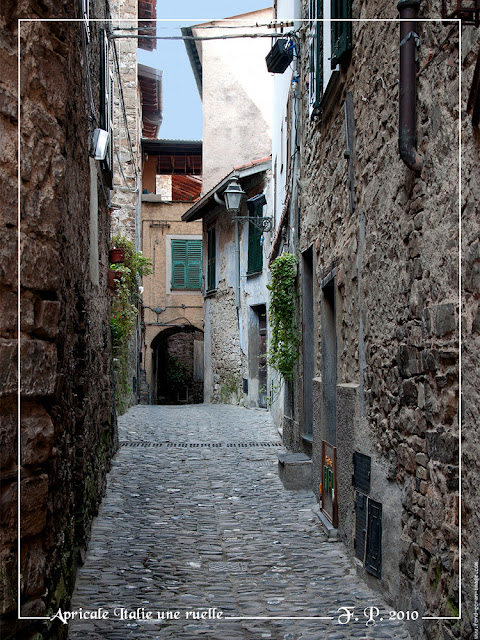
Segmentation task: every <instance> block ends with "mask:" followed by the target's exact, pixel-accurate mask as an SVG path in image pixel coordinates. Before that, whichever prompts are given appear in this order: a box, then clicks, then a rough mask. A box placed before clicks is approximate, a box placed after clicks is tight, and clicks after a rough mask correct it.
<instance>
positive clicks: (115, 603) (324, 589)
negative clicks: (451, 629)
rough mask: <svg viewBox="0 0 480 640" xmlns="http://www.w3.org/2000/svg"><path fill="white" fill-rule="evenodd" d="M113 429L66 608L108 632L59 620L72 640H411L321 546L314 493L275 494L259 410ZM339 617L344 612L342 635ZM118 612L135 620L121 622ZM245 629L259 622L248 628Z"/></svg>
mask: <svg viewBox="0 0 480 640" xmlns="http://www.w3.org/2000/svg"><path fill="white" fill-rule="evenodd" d="M119 422H120V427H119V428H120V443H121V447H120V450H119V452H118V453H117V455H116V456H115V458H114V461H113V468H112V471H111V472H110V475H109V479H108V489H107V494H106V496H105V498H104V500H103V503H102V506H101V509H100V513H99V517H98V518H97V519H96V521H95V523H94V527H93V533H92V538H91V541H90V545H89V550H88V554H87V558H86V562H85V564H84V566H83V567H82V568H81V569H80V571H79V574H78V579H77V585H76V590H75V593H74V597H73V601H72V605H71V611H77V610H79V608H80V607H81V608H83V610H84V611H90V612H91V611H96V610H97V609H98V608H99V607H103V609H104V611H106V612H108V619H105V620H78V619H75V620H73V621H71V622H70V629H69V638H70V639H71V640H80V639H82V640H83V639H87V640H95V639H97V638H108V639H110V640H124V639H126V638H138V639H139V638H142V639H146V640H150V639H152V640H153V639H157V638H159V639H160V638H161V639H164V638H165V639H166V638H188V639H190V638H191V639H194V638H209V639H212V640H216V639H218V640H240V639H242V640H243V639H245V640H246V639H249V640H257V639H258V640H260V639H261V638H271V639H272V640H277V639H278V640H280V639H282V640H300V639H301V640H319V639H321V638H329V639H332V640H334V639H341V638H378V639H381V640H387V639H389V638H392V639H393V638H395V639H401V638H409V637H410V636H409V635H408V633H407V631H406V630H405V627H404V623H401V622H399V621H396V620H395V621H391V620H390V619H389V618H390V614H389V608H388V606H387V605H386V604H385V602H383V601H382V600H381V598H379V596H378V595H377V594H376V593H374V592H373V591H371V590H370V589H369V588H368V587H367V586H366V585H365V583H363V582H362V580H361V579H359V578H358V577H357V575H356V573H355V570H354V569H353V567H352V565H351V563H350V561H349V560H348V559H347V556H346V554H345V552H344V550H343V547H342V545H341V544H340V543H335V542H333V543H332V542H328V541H327V538H326V536H325V535H324V533H323V531H322V528H321V526H320V522H319V520H318V517H317V515H316V513H315V510H316V509H317V508H318V507H317V506H316V502H315V499H314V496H313V494H312V493H308V492H302V493H299V492H289V491H286V490H285V489H284V488H283V486H282V484H281V482H280V480H279V478H278V474H277V452H278V450H279V447H280V440H279V437H278V434H277V433H276V431H275V429H274V427H273V426H272V423H271V420H270V416H269V414H268V413H267V412H266V411H262V410H248V409H243V408H240V407H235V406H226V405H190V406H183V407H178V406H136V407H134V408H132V409H131V410H130V411H129V412H128V414H127V415H125V416H123V417H122V418H121V419H120V420H119ZM342 606H346V607H347V606H350V607H355V610H354V617H353V618H352V620H351V621H350V622H349V623H348V624H343V625H342V624H340V621H342V622H343V621H344V620H345V611H344V610H340V607H342ZM367 607H378V609H379V611H380V613H379V614H378V616H377V619H378V622H377V623H376V624H375V625H373V624H370V625H368V626H367V625H366V620H367V618H366V617H365V609H366V608H367ZM121 608H123V609H124V610H127V611H128V612H130V613H132V614H134V615H135V617H136V618H137V619H135V618H133V619H125V620H122V619H121V615H120V613H121V612H120V609H121ZM214 608H215V609H214ZM192 611H193V612H195V615H201V613H202V612H206V613H204V615H205V616H206V619H203V620H202V619H200V620H198V619H192V618H193V615H194V614H192V613H188V612H192ZM162 612H163V613H164V615H165V616H167V615H175V612H177V616H178V619H168V620H166V619H161V616H162ZM219 612H221V614H222V619H216V618H214V616H216V615H218V613H219ZM124 613H125V612H124ZM149 613H151V614H152V619H151V620H147V619H142V618H147V614H149ZM367 613H368V611H367ZM374 613H375V611H374ZM342 614H344V615H343V617H342ZM158 615H160V619H158ZM187 615H188V618H187ZM256 616H261V617H265V618H270V619H261V620H259V619H256V620H255V619H247V618H249V617H256ZM310 616H311V617H331V619H330V620H321V619H308V617H310ZM339 616H340V621H339ZM124 617H125V616H124ZM380 617H384V620H383V622H380V621H379V618H380ZM228 618H232V619H228ZM239 618H243V619H239ZM286 618H291V619H286ZM301 618H304V619H301ZM355 618H358V621H357V622H355ZM418 624H420V622H419V623H418Z"/></svg>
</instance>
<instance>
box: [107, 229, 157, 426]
mask: <svg viewBox="0 0 480 640" xmlns="http://www.w3.org/2000/svg"><path fill="white" fill-rule="evenodd" d="M113 245H114V246H115V247H116V248H119V249H125V262H124V263H122V264H112V265H111V266H110V268H111V269H114V270H115V271H117V272H118V278H116V280H117V287H116V289H115V292H114V294H113V299H112V310H111V314H110V329H111V333H112V342H113V348H114V352H115V359H116V386H115V401H116V405H117V411H118V413H120V414H121V413H124V412H125V411H126V409H127V397H128V395H129V393H130V391H131V388H130V385H129V371H128V368H129V367H128V354H129V349H128V342H129V340H130V337H131V335H132V333H133V331H134V329H135V323H136V319H137V315H138V311H137V305H138V301H139V299H140V294H139V290H138V279H139V278H140V277H142V276H146V275H149V274H151V273H152V269H151V261H150V260H148V259H147V258H145V257H144V256H143V255H142V254H141V253H139V252H138V251H137V250H136V249H135V245H134V244H133V242H131V241H130V240H128V239H127V238H123V237H121V236H119V235H116V236H115V237H114V238H113Z"/></svg>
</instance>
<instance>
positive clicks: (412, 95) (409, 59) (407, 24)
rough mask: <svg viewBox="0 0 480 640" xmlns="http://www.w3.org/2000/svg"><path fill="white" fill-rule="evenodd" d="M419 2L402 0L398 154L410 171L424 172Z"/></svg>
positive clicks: (400, 9) (399, 7)
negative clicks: (420, 125)
mask: <svg viewBox="0 0 480 640" xmlns="http://www.w3.org/2000/svg"><path fill="white" fill-rule="evenodd" d="M419 7H420V2H419V0H400V2H399V3H398V4H397V9H398V11H399V13H400V20H401V22H400V77H399V89H398V96H399V110H398V113H399V118H398V121H399V122H398V151H399V153H400V157H401V158H402V160H403V162H404V163H405V164H406V165H407V167H408V168H409V169H411V170H412V171H415V172H417V173H420V172H421V170H422V168H423V157H422V156H421V155H420V154H419V153H418V151H417V125H416V103H417V78H416V65H415V51H416V48H417V42H418V34H417V32H416V25H417V23H416V22H412V20H414V19H415V18H417V16H418V9H419Z"/></svg>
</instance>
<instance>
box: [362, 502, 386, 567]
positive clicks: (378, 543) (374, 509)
mask: <svg viewBox="0 0 480 640" xmlns="http://www.w3.org/2000/svg"><path fill="white" fill-rule="evenodd" d="M365 569H366V570H367V571H368V573H371V574H372V575H373V576H375V577H377V578H381V577H382V505H381V504H380V503H379V502H375V501H374V500H369V501H368V522H367V549H366V553H365Z"/></svg>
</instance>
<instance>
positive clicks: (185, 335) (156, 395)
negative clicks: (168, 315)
mask: <svg viewBox="0 0 480 640" xmlns="http://www.w3.org/2000/svg"><path fill="white" fill-rule="evenodd" d="M150 346H151V349H152V376H151V380H152V403H153V404H193V403H200V402H203V331H202V330H201V329H198V328H197V327H194V326H186V327H169V328H168V329H164V330H163V331H161V332H160V333H158V334H157V335H156V336H155V338H154V339H153V340H152V342H151V345H150Z"/></svg>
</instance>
